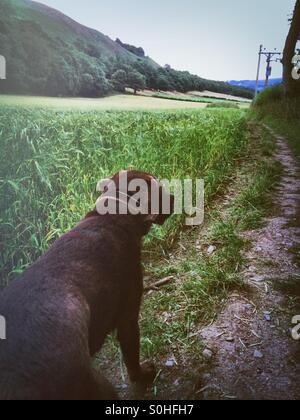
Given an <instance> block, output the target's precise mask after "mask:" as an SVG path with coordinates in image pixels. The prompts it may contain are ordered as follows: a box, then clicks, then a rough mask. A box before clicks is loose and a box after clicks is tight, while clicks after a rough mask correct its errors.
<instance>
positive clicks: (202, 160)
mask: <svg viewBox="0 0 300 420" xmlns="http://www.w3.org/2000/svg"><path fill="white" fill-rule="evenodd" d="M245 129H246V118H245V113H244V111H241V110H220V111H219V110H214V111H213V112H212V111H211V112H210V111H200V112H199V111H193V112H190V111H189V112H177V113H168V112H161V113H150V112H140V113H134V112H103V113H97V112H90V113H79V112H55V111H49V110H42V109H40V110H39V109H22V108H13V107H12V108H10V107H0V151H1V153H0V195H1V202H0V272H1V278H0V280H1V283H2V284H6V283H7V282H8V281H9V280H10V279H11V278H12V277H13V276H14V275H15V274H17V273H19V272H21V271H22V270H24V268H26V267H27V266H28V265H29V264H31V263H32V262H33V261H34V260H35V259H36V258H38V256H39V255H41V254H42V253H43V252H44V251H45V250H46V249H47V248H48V247H49V245H50V244H51V243H52V242H53V241H54V240H55V239H56V238H57V237H58V236H59V235H61V234H62V233H64V232H65V231H67V230H68V229H70V228H71V227H73V226H74V224H76V223H77V222H78V221H79V220H80V219H81V218H82V217H83V216H84V215H85V213H86V212H87V211H88V210H90V209H91V208H93V207H94V204H95V201H96V198H97V194H96V185H97V182H98V181H99V180H100V179H102V178H105V177H107V176H109V175H111V174H112V173H114V172H117V171H119V170H120V169H128V168H138V169H140V170H144V171H148V172H151V173H154V174H155V175H157V176H158V177H161V178H167V179H170V178H186V177H189V178H193V179H194V178H199V177H200V178H202V177H203V178H205V181H206V198H207V200H209V199H210V198H211V197H212V196H213V194H215V193H217V191H218V189H219V188H220V186H221V184H222V183H223V182H224V181H226V179H227V178H228V176H229V175H230V173H231V170H232V168H233V167H234V165H235V159H236V158H237V157H238V155H239V153H240V152H241V151H242V149H243V148H244V147H245V145H246V136H245V131H246V130H245ZM180 226H181V218H180V217H178V218H176V217H174V218H172V219H170V221H169V223H168V224H167V225H166V226H165V227H163V228H161V229H158V228H157V229H156V230H154V231H153V232H152V233H151V236H149V238H148V242H149V243H150V244H151V242H152V241H154V240H155V241H161V242H162V243H163V242H164V241H167V240H169V239H170V235H173V234H174V233H175V232H176V231H177V230H178V229H179V228H180Z"/></svg>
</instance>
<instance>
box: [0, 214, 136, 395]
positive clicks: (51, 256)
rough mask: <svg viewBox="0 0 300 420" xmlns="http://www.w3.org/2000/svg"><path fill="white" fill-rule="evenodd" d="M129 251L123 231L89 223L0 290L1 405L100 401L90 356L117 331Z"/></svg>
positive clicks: (106, 224)
mask: <svg viewBox="0 0 300 420" xmlns="http://www.w3.org/2000/svg"><path fill="white" fill-rule="evenodd" d="M120 225H122V224H120ZM116 234H117V236H118V240H117V241H116V239H115V238H116ZM123 242H124V243H123ZM131 242H132V241H131ZM130 253H132V250H130V238H128V233H127V232H126V230H125V231H124V230H122V227H121V226H118V225H117V224H115V223H114V224H113V225H111V224H110V223H109V221H108V218H100V217H97V218H89V219H88V220H85V221H83V222H82V223H81V224H79V225H78V226H77V227H76V228H75V229H73V230H72V231H71V232H70V233H68V234H66V235H64V236H63V237H62V238H60V239H59V240H58V241H57V242H56V243H55V244H54V245H53V246H52V248H50V250H49V251H48V252H47V253H46V254H45V255H44V256H43V257H42V258H41V259H40V260H39V261H38V262H37V263H36V264H35V265H34V266H33V267H32V268H30V269H28V270H27V271H26V272H25V273H24V274H23V275H21V276H20V277H19V278H18V279H16V280H14V281H13V282H12V283H11V284H10V285H9V286H8V287H7V288H6V289H4V290H3V291H2V292H1V294H0V313H1V315H2V316H4V317H5V319H6V325H7V332H6V335H7V339H6V340H1V341H0V372H1V374H0V399H1V400H4V399H90V398H92V399H94V397H97V398H99V397H101V386H100V387H99V378H97V382H96V380H95V378H94V375H95V373H94V372H93V371H92V369H91V363H90V358H91V356H92V355H93V354H94V353H95V352H96V351H99V350H100V348H101V346H102V344H103V342H104V340H105V337H106V335H107V334H108V333H109V332H111V331H112V330H113V329H114V328H115V327H116V322H117V317H118V314H119V312H120V311H121V310H122V304H121V301H122V299H123V301H124V297H125V296H126V290H127V292H128V287H129V286H130V285H129V284H128V282H127V279H126V278H124V272H125V271H126V264H130V261H129V260H128V255H129V254H130ZM126 259H127V263H126ZM122 263H123V265H122ZM124 264H125V265H124ZM118 267H120V268H118ZM131 268H132V267H131ZM124 270H125V271H124ZM130 274H133V273H130ZM130 278H132V277H131V276H130ZM125 301H126V299H125ZM124 303H125V302H124ZM96 383H97V384H96ZM100 383H103V385H104V386H103V390H102V392H103V395H104V396H107V392H109V394H110V395H111V394H112V392H111V389H110V390H109V391H108V389H109V387H108V386H107V383H106V381H105V380H104V379H103V378H102V379H101V378H100ZM96 389H97V391H96ZM95 394H97V395H95Z"/></svg>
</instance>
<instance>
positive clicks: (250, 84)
mask: <svg viewBox="0 0 300 420" xmlns="http://www.w3.org/2000/svg"><path fill="white" fill-rule="evenodd" d="M265 83H266V82H265V80H259V81H258V89H259V91H262V90H264V88H265ZM281 83H282V78H278V79H270V80H269V86H276V85H280V84H281ZM229 84H230V85H232V86H240V87H244V88H247V89H253V90H255V86H256V80H230V81H229Z"/></svg>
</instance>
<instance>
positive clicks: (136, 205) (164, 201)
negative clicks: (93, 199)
mask: <svg viewBox="0 0 300 420" xmlns="http://www.w3.org/2000/svg"><path fill="white" fill-rule="evenodd" d="M98 189H99V190H101V192H102V195H101V196H100V198H99V199H98V201H97V212H98V213H99V214H107V213H108V214H109V213H112V214H117V215H124V214H130V215H133V216H136V217H137V219H138V220H139V221H140V222H141V223H143V225H144V227H145V230H146V231H149V230H150V228H151V226H152V225H153V224H156V225H163V224H164V222H165V221H166V219H168V218H169V217H170V216H171V214H172V213H173V212H174V201H175V200H174V195H173V194H171V193H170V191H168V190H167V189H166V188H165V187H164V186H163V185H162V184H161V183H160V182H159V181H158V179H157V178H156V177H155V176H153V175H151V174H148V173H146V172H140V171H121V172H118V173H117V174H115V175H114V176H113V177H112V178H110V179H108V180H104V181H102V182H101V183H100V184H99V185H98Z"/></svg>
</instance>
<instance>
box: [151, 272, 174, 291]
mask: <svg viewBox="0 0 300 420" xmlns="http://www.w3.org/2000/svg"><path fill="white" fill-rule="evenodd" d="M174 278H175V277H174V276H169V277H166V278H164V279H162V280H159V281H157V282H156V283H153V284H151V285H150V286H147V287H145V288H144V292H149V291H150V290H158V289H159V288H160V287H162V286H165V285H166V284H170V283H171V282H172V281H173V280H174Z"/></svg>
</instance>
